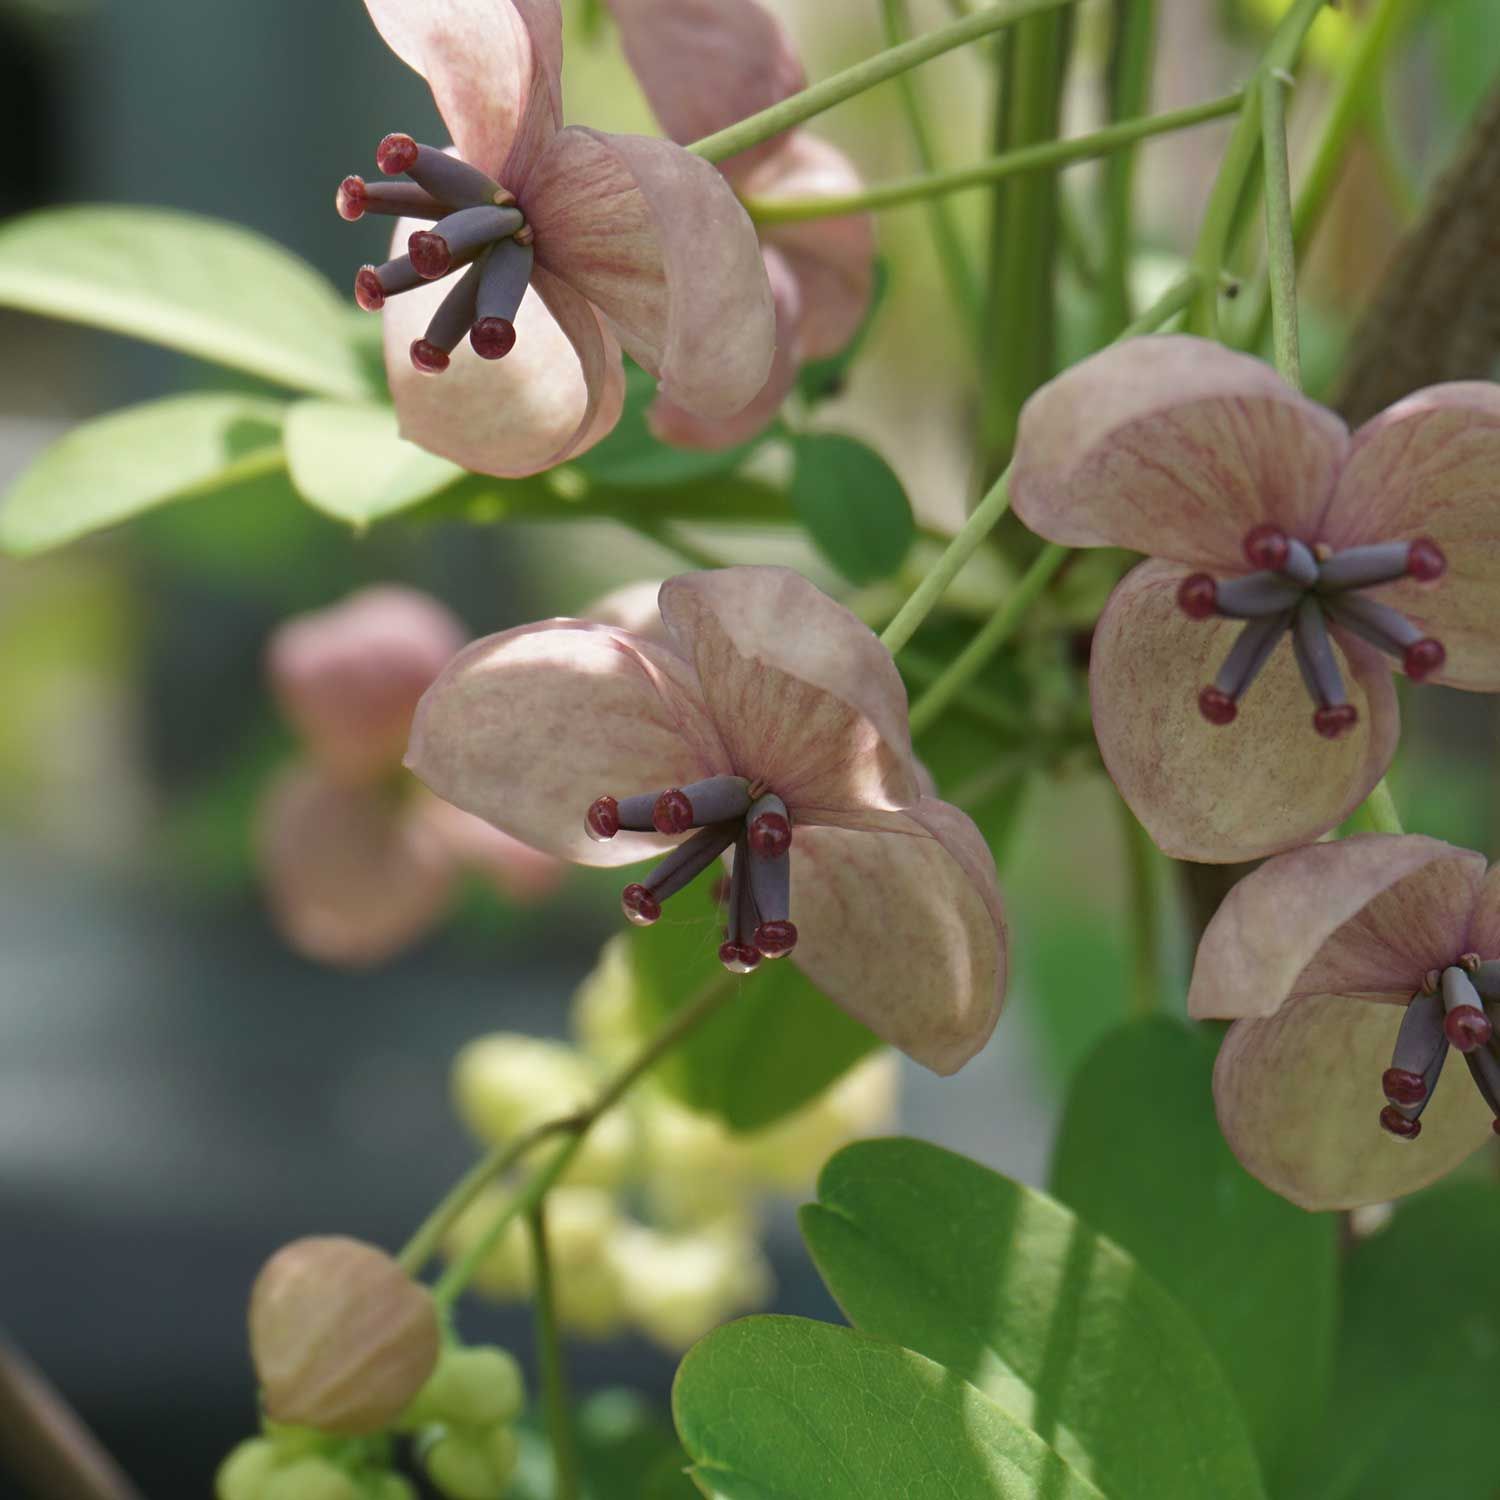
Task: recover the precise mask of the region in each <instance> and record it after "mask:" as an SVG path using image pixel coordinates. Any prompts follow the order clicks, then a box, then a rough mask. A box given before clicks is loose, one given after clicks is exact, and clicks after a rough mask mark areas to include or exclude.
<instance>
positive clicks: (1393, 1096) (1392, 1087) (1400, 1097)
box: [1380, 1068, 1427, 1108]
mask: <svg viewBox="0 0 1500 1500" xmlns="http://www.w3.org/2000/svg"><path fill="white" fill-rule="evenodd" d="M1380 1087H1381V1089H1382V1090H1383V1091H1384V1093H1385V1097H1386V1098H1387V1099H1389V1100H1390V1101H1391V1103H1392V1104H1404V1105H1406V1106H1407V1107H1408V1108H1410V1107H1411V1106H1412V1105H1413V1104H1420V1103H1421V1102H1422V1101H1423V1100H1424V1099H1425V1098H1426V1097H1427V1084H1426V1081H1425V1080H1424V1079H1423V1077H1422V1075H1421V1074H1420V1073H1413V1072H1412V1071H1411V1069H1410V1068H1387V1069H1386V1070H1385V1072H1384V1073H1382V1074H1381V1075H1380Z"/></svg>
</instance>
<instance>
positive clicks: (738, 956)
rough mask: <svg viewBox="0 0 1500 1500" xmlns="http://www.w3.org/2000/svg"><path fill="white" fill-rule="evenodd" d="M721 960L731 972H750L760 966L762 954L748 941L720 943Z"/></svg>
mask: <svg viewBox="0 0 1500 1500" xmlns="http://www.w3.org/2000/svg"><path fill="white" fill-rule="evenodd" d="M719 962H720V963H721V964H723V965H724V967H725V968H726V969H728V970H729V972H730V973H731V974H749V973H752V972H753V971H754V970H755V969H757V968H759V967H760V954H759V953H758V952H757V951H756V950H755V949H754V948H752V947H750V945H749V944H748V943H727V942H726V943H720V944H719Z"/></svg>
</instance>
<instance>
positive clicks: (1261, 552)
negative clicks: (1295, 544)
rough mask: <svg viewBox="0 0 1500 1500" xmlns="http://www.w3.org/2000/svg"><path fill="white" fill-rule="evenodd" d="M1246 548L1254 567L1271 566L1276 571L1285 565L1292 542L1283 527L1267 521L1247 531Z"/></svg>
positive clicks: (1247, 559) (1247, 555)
mask: <svg viewBox="0 0 1500 1500" xmlns="http://www.w3.org/2000/svg"><path fill="white" fill-rule="evenodd" d="M1244 548H1245V560H1246V561H1247V562H1248V563H1249V564H1250V566H1251V567H1252V568H1269V569H1270V570H1271V572H1273V573H1274V572H1277V571H1278V570H1279V569H1280V568H1282V567H1284V566H1285V564H1286V559H1287V554H1288V553H1289V552H1290V551H1291V544H1290V543H1289V542H1288V541H1287V538H1286V532H1284V531H1283V530H1282V529H1281V527H1279V526H1275V525H1273V524H1272V523H1271V522H1269V521H1266V522H1264V523H1263V524H1262V525H1260V526H1253V527H1251V529H1250V530H1249V531H1248V532H1246V533H1245V541H1244Z"/></svg>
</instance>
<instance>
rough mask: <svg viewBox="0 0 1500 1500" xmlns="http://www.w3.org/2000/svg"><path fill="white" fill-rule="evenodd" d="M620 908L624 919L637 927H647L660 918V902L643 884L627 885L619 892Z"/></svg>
mask: <svg viewBox="0 0 1500 1500" xmlns="http://www.w3.org/2000/svg"><path fill="white" fill-rule="evenodd" d="M620 910H621V911H623V912H624V913H625V919H626V921H629V922H633V923H635V925H636V926H637V927H649V926H650V925H651V924H652V923H653V922H658V921H660V920H661V902H660V901H658V900H657V899H656V897H655V896H653V895H652V894H651V892H650V891H648V890H647V889H646V887H645V886H643V885H627V886H626V887H625V889H624V890H623V891H621V892H620Z"/></svg>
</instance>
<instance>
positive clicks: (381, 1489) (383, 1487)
mask: <svg viewBox="0 0 1500 1500" xmlns="http://www.w3.org/2000/svg"><path fill="white" fill-rule="evenodd" d="M368 1490H369V1500H417V1487H416V1486H415V1485H414V1484H413V1483H412V1482H411V1480H409V1479H408V1478H407V1477H406V1476H405V1475H404V1474H379V1475H377V1476H376V1477H375V1478H374V1479H373V1480H372V1481H369V1483H368Z"/></svg>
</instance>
